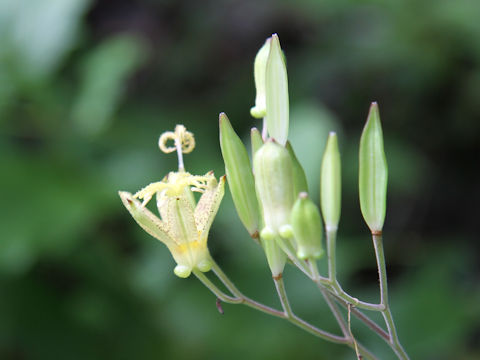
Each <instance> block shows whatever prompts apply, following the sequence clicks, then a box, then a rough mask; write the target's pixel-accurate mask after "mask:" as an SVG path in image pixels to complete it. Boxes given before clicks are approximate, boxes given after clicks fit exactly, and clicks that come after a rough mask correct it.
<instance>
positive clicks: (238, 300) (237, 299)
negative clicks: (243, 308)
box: [193, 270, 285, 318]
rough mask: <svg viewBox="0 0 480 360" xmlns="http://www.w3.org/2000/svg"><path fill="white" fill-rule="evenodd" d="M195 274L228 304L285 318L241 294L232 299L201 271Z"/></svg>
mask: <svg viewBox="0 0 480 360" xmlns="http://www.w3.org/2000/svg"><path fill="white" fill-rule="evenodd" d="M193 274H194V275H195V276H196V277H197V278H198V279H199V280H200V281H201V282H202V283H203V284H204V285H205V286H206V287H207V288H208V289H209V290H210V291H211V292H213V293H214V294H215V296H216V297H217V298H219V299H220V300H222V301H223V302H226V303H228V304H244V305H247V306H249V307H251V308H254V309H256V310H259V311H261V312H264V313H266V314H269V315H272V316H276V317H281V318H284V317H285V315H284V313H283V312H282V311H278V310H276V309H273V308H271V307H269V306H266V305H263V304H261V303H259V302H256V301H255V300H252V299H250V298H248V297H246V296H244V295H242V294H241V293H239V294H235V297H231V296H228V295H226V294H225V293H224V292H223V291H221V290H220V289H219V288H218V287H217V286H216V285H215V284H214V283H212V282H211V281H210V279H209V278H208V277H207V276H206V275H205V274H204V273H202V272H201V271H198V270H193Z"/></svg>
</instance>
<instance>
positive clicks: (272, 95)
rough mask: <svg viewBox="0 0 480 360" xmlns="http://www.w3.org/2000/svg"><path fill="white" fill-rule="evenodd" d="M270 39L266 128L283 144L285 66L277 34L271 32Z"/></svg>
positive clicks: (286, 118) (286, 106)
mask: <svg viewBox="0 0 480 360" xmlns="http://www.w3.org/2000/svg"><path fill="white" fill-rule="evenodd" d="M271 39H272V40H271V45H270V52H269V54H268V60H267V67H266V75H265V81H266V86H265V98H266V105H267V115H266V119H267V129H268V133H269V135H270V137H272V138H274V139H275V140H276V141H277V142H278V143H279V144H281V145H283V146H284V145H285V143H286V142H287V137H288V122H289V104H288V79H287V67H286V65H285V59H284V57H283V53H282V49H281V48H280V41H279V39H278V35H277V34H273V35H272V38H271Z"/></svg>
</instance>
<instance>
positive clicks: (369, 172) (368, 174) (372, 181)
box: [358, 102, 388, 233]
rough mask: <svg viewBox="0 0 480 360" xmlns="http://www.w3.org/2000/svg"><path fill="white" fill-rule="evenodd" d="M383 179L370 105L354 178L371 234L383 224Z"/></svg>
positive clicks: (383, 167)
mask: <svg viewBox="0 0 480 360" xmlns="http://www.w3.org/2000/svg"><path fill="white" fill-rule="evenodd" d="M387 178H388V170H387V160H386V158H385V152H384V149H383V134H382V126H381V124H380V115H379V112H378V105H377V103H375V102H373V103H372V105H371V106H370V112H369V114H368V118H367V123H366V124H365V127H364V129H363V132H362V137H361V138H360V150H359V174H358V180H359V181H358V184H359V195H360V208H361V210H362V215H363V218H364V219H365V222H366V223H367V225H368V227H369V228H370V231H371V232H372V233H380V232H381V231H382V228H383V223H384V221H385V212H386V202H387Z"/></svg>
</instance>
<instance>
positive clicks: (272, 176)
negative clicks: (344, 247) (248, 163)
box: [253, 140, 294, 277]
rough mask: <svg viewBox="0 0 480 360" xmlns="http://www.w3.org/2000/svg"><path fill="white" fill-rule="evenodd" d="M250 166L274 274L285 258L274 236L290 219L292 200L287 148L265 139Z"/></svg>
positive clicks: (280, 267)
mask: <svg viewBox="0 0 480 360" xmlns="http://www.w3.org/2000/svg"><path fill="white" fill-rule="evenodd" d="M253 169H254V172H255V188H256V189H257V195H258V198H259V200H260V204H261V206H262V210H263V219H264V224H265V227H264V228H263V230H262V231H261V233H260V235H261V239H262V243H263V248H264V250H265V254H266V256H267V260H268V264H269V266H270V269H271V271H272V275H273V276H274V277H275V276H279V275H280V274H281V273H282V271H283V268H284V266H285V261H286V259H287V258H286V255H285V253H284V252H283V251H282V250H281V248H280V247H279V245H278V244H277V241H276V239H277V238H278V236H279V234H280V232H281V231H280V229H282V228H283V227H285V226H286V225H288V224H289V222H290V212H291V209H292V206H293V201H294V199H293V170H292V161H291V159H290V155H289V153H288V150H287V149H285V148H284V147H283V146H281V145H279V144H277V143H276V142H275V141H274V140H269V141H267V142H266V143H265V144H264V145H263V146H262V147H261V148H260V149H259V150H258V151H257V152H256V154H255V157H254V160H253Z"/></svg>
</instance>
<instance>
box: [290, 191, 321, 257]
mask: <svg viewBox="0 0 480 360" xmlns="http://www.w3.org/2000/svg"><path fill="white" fill-rule="evenodd" d="M291 224H292V228H293V234H294V236H295V242H296V243H297V257H298V258H299V259H302V260H305V259H309V258H315V259H318V258H320V257H321V256H322V255H323V253H324V251H323V249H322V233H323V227H322V219H321V217H320V211H319V210H318V208H317V206H316V205H315V204H314V203H313V201H312V200H310V199H309V197H308V194H307V193H306V192H302V193H300V195H299V196H298V199H297V201H296V202H295V204H294V205H293V208H292V215H291Z"/></svg>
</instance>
